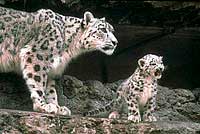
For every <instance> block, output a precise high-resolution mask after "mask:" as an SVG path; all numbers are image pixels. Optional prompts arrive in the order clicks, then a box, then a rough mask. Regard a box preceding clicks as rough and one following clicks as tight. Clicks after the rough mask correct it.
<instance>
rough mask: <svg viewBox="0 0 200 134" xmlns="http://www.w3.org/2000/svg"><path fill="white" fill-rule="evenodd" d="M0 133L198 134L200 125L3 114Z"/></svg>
mask: <svg viewBox="0 0 200 134" xmlns="http://www.w3.org/2000/svg"><path fill="white" fill-rule="evenodd" d="M0 133H3V134H16V133H27V134H30V133H39V134H40V133H43V134H56V133H63V134H68V133H71V134H80V133H81V134H99V133H106V134H111V133H116V134H117V133H120V134H125V133H130V134H132V133H140V134H143V133H145V134H157V133H158V134H160V133H162V134H177V133H181V134H198V133H200V124H199V123H193V122H177V121H160V122H152V123H145V122H144V123H137V124H134V123H132V122H130V121H127V120H108V119H105V118H85V117H66V116H56V115H51V114H44V113H36V112H25V111H23V112H22V111H16V110H5V109H1V110H0Z"/></svg>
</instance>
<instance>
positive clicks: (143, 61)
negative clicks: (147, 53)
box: [138, 59, 145, 69]
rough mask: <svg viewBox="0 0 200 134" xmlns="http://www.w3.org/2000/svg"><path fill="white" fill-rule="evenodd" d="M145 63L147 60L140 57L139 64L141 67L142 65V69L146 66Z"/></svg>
mask: <svg viewBox="0 0 200 134" xmlns="http://www.w3.org/2000/svg"><path fill="white" fill-rule="evenodd" d="M144 64H145V60H144V59H139V60H138V65H139V67H140V68H141V69H143V68H144Z"/></svg>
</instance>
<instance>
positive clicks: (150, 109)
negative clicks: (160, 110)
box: [143, 89, 157, 122]
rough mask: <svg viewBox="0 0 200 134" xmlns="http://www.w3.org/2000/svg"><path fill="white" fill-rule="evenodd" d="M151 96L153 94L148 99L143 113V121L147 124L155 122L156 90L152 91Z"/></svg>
mask: <svg viewBox="0 0 200 134" xmlns="http://www.w3.org/2000/svg"><path fill="white" fill-rule="evenodd" d="M152 94H153V95H152V97H151V98H150V99H149V101H148V102H147V104H146V105H145V109H146V111H145V112H144V115H143V120H144V121H147V122H152V121H157V119H156V117H155V115H154V111H155V108H156V94H157V91H156V89H154V90H153V91H152Z"/></svg>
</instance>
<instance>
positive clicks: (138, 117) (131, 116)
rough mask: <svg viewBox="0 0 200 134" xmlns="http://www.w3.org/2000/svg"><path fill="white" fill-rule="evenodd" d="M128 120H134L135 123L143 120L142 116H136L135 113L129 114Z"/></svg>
mask: <svg viewBox="0 0 200 134" xmlns="http://www.w3.org/2000/svg"><path fill="white" fill-rule="evenodd" d="M128 120H130V121H133V122H135V123H138V122H140V121H141V117H140V116H135V115H129V116H128Z"/></svg>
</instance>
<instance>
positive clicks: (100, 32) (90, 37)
mask: <svg viewBox="0 0 200 134" xmlns="http://www.w3.org/2000/svg"><path fill="white" fill-rule="evenodd" d="M82 29H83V35H82V36H83V37H82V39H83V43H82V44H83V47H84V49H86V50H90V51H91V50H92V51H93V50H99V51H101V52H103V53H105V54H107V55H112V54H113V52H114V50H115V48H116V46H117V43H118V41H117V39H116V37H115V36H114V34H113V32H114V29H113V26H112V25H111V24H109V23H108V22H106V20H105V18H101V19H98V18H94V16H93V15H92V13H90V12H85V13H84V18H83V21H82Z"/></svg>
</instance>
